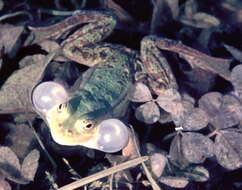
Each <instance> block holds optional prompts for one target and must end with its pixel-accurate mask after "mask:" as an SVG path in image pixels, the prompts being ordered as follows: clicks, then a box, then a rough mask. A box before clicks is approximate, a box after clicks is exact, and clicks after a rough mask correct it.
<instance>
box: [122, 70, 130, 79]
mask: <svg viewBox="0 0 242 190" xmlns="http://www.w3.org/2000/svg"><path fill="white" fill-rule="evenodd" d="M123 77H125V78H128V77H129V69H127V68H124V71H123Z"/></svg>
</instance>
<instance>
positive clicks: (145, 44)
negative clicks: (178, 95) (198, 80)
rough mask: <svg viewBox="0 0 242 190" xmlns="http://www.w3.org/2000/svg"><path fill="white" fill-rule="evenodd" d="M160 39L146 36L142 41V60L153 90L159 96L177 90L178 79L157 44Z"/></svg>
mask: <svg viewBox="0 0 242 190" xmlns="http://www.w3.org/2000/svg"><path fill="white" fill-rule="evenodd" d="M158 41H159V38H158V37H156V36H146V37H144V38H143V39H142V41H141V60H142V63H143V68H144V70H145V73H147V74H148V83H149V86H150V87H151V89H152V90H153V91H154V92H155V93H156V94H157V95H159V94H160V93H162V92H163V91H164V90H166V89H169V88H173V89H177V88H178V86H177V83H176V79H175V77H174V75H173V73H172V70H171V68H170V66H169V64H168V62H167V60H166V58H165V57H164V56H163V55H162V53H161V51H160V49H159V48H158V47H157V45H156V43H157V42H158Z"/></svg>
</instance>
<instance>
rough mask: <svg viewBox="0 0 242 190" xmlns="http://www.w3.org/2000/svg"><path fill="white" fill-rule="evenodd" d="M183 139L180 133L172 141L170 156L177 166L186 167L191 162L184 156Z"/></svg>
mask: <svg viewBox="0 0 242 190" xmlns="http://www.w3.org/2000/svg"><path fill="white" fill-rule="evenodd" d="M181 140H182V136H181V134H179V133H178V134H177V135H176V136H175V137H174V138H173V140H172V142H171V145H170V151H169V156H170V160H171V162H172V163H173V164H174V165H175V166H177V167H179V168H185V167H186V166H188V164H189V163H188V161H187V160H186V159H185V157H184V154H183V151H182V143H181Z"/></svg>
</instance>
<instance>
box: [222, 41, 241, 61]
mask: <svg viewBox="0 0 242 190" xmlns="http://www.w3.org/2000/svg"><path fill="white" fill-rule="evenodd" d="M224 47H225V48H226V49H227V50H228V51H229V53H231V55H232V56H233V57H234V58H235V59H237V60H238V61H240V62H242V51H241V50H239V49H237V48H235V47H233V46H229V45H227V44H224Z"/></svg>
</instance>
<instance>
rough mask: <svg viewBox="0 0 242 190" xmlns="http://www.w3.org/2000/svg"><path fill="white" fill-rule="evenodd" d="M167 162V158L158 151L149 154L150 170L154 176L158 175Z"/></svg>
mask: <svg viewBox="0 0 242 190" xmlns="http://www.w3.org/2000/svg"><path fill="white" fill-rule="evenodd" d="M166 164H167V158H166V157H165V156H164V155H163V154H160V153H154V154H152V155H151V156H150V166H151V171H152V172H153V174H154V175H155V176H156V177H160V176H161V175H162V173H163V171H164V169H165V166H166Z"/></svg>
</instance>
